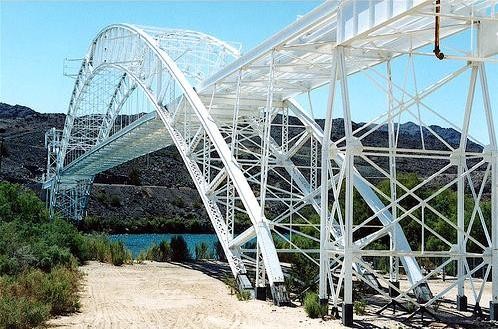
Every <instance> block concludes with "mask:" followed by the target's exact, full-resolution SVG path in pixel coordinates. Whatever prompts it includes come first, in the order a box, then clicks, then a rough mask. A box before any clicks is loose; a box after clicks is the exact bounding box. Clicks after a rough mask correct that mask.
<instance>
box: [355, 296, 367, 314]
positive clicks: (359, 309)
mask: <svg viewBox="0 0 498 329" xmlns="http://www.w3.org/2000/svg"><path fill="white" fill-rule="evenodd" d="M366 307H367V303H366V302H365V301H364V300H357V301H355V302H354V304H353V309H354V313H355V314H356V315H365V313H366V312H365V309H366Z"/></svg>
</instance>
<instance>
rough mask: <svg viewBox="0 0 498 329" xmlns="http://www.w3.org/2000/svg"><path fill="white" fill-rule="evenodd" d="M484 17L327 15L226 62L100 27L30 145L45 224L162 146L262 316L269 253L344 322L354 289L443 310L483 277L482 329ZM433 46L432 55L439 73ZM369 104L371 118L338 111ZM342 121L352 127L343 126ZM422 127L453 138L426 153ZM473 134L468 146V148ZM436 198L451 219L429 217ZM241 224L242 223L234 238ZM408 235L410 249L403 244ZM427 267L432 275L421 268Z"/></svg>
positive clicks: (178, 41)
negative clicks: (42, 132)
mask: <svg viewBox="0 0 498 329" xmlns="http://www.w3.org/2000/svg"><path fill="white" fill-rule="evenodd" d="M497 12H498V5H497V2H496V1H485V0H469V1H462V0H442V1H436V2H433V1H424V0H410V1H393V0H370V1H346V0H345V1H340V2H326V3H324V4H323V5H321V6H319V7H317V8H316V9H315V10H313V11H311V12H310V13H308V14H307V15H305V16H303V17H302V18H300V19H298V20H297V21H296V22H294V23H293V24H291V25H290V26H288V27H286V28H285V29H283V30H282V31H280V32H279V33H277V34H276V35H274V36H273V37H271V38H269V39H268V40H266V41H264V42H263V43H261V44H260V45H259V46H257V47H256V48H254V49H253V50H251V51H249V52H248V53H246V54H245V55H243V56H241V55H240V54H239V50H238V48H237V47H233V46H231V45H229V44H227V43H224V42H221V41H219V40H217V39H215V38H213V37H210V36H207V35H205V34H202V33H198V32H192V31H184V30H166V29H157V28H149V27H138V26H131V25H124V24H118V25H111V26H109V27H107V28H105V29H103V30H102V31H101V32H100V33H99V34H98V35H97V36H96V38H95V39H94V40H93V42H92V44H91V46H90V49H89V52H88V54H87V55H86V56H85V58H84V60H83V62H82V64H81V68H80V70H79V72H78V75H77V78H76V83H75V87H74V90H73V93H72V95H71V100H70V103H69V110H68V115H67V118H66V123H65V127H64V130H63V131H62V132H59V131H56V130H51V131H49V132H48V133H47V138H46V145H47V147H48V150H49V155H48V168H47V173H46V177H45V183H44V187H45V188H47V190H48V191H49V193H48V194H49V202H50V209H51V212H52V213H53V212H55V211H60V212H61V213H62V214H63V215H64V216H66V217H69V218H72V219H74V220H80V219H81V218H82V216H83V215H84V212H85V208H86V205H87V202H88V196H89V193H90V189H91V186H92V182H93V178H94V176H95V175H96V174H98V173H99V172H102V171H105V170H107V169H109V168H112V167H114V166H116V165H118V164H121V163H124V162H126V161H129V160H131V159H133V158H136V157H138V156H141V155H144V154H147V153H150V152H153V151H156V150H158V149H161V148H164V147H166V146H168V145H173V144H174V145H175V146H176V147H177V149H178V151H179V153H180V155H181V157H182V159H183V161H184V163H185V165H186V167H187V169H188V171H189V173H190V175H191V176H192V179H193V181H194V183H195V186H196V187H197V190H198V191H199V194H200V196H201V199H202V201H203V203H204V206H205V208H206V210H207V213H208V215H209V218H210V220H211V222H212V224H213V227H214V229H215V231H216V234H217V235H218V238H219V240H220V242H221V244H222V246H223V250H224V251H225V254H226V256H227V259H228V262H229V264H230V267H231V269H232V272H233V274H234V276H235V277H236V278H237V280H238V282H239V284H240V286H241V287H242V288H243V289H249V290H251V289H253V283H254V286H255V287H256V288H260V289H256V291H257V293H260V292H261V291H262V289H261V288H263V287H265V286H266V284H267V283H268V284H269V285H270V287H271V291H272V295H273V299H274V301H275V303H276V304H286V303H288V302H289V296H288V293H287V291H286V288H285V285H284V274H283V271H282V267H281V263H280V261H279V254H280V255H281V257H282V255H283V254H286V253H302V254H303V255H304V256H305V257H307V258H308V259H309V260H310V261H311V262H313V263H315V264H316V266H318V267H319V276H318V277H317V280H318V281H319V293H320V298H321V299H322V301H324V302H325V301H329V300H330V301H331V303H332V305H333V307H334V308H337V307H339V303H340V302H341V301H342V303H343V306H342V312H343V321H344V323H345V324H346V325H351V324H352V301H353V300H352V298H353V297H352V292H353V279H356V280H357V281H362V282H364V283H365V284H367V285H368V286H370V287H371V288H372V289H374V290H375V291H377V293H378V294H379V295H381V296H384V297H385V298H386V300H387V301H391V302H397V303H401V302H410V303H412V304H414V305H415V306H417V307H418V308H419V309H420V310H422V311H424V310H427V309H428V308H430V307H431V306H435V303H437V302H438V301H439V300H441V298H442V297H444V296H445V295H446V294H448V293H449V292H450V291H451V290H452V289H457V295H458V306H459V308H460V309H465V308H466V301H467V295H469V294H470V295H469V296H471V297H472V298H473V301H474V304H476V305H477V307H478V305H479V303H481V304H482V303H483V302H485V301H482V300H481V299H482V295H483V290H484V287H485V283H486V282H487V281H488V277H489V276H490V273H492V300H491V304H490V305H491V307H490V310H491V317H492V318H494V319H496V318H497V317H498V271H495V270H493V271H491V269H492V268H498V224H497V223H498V222H497V221H498V210H497V209H498V191H497V190H498V180H497V177H498V172H497V171H498V169H497V168H498V149H497V140H496V132H495V130H496V123H495V121H493V113H492V109H491V105H492V100H491V98H492V97H494V96H496V92H495V91H496V88H494V89H490V87H489V86H488V78H487V74H486V71H487V70H488V68H489V67H494V69H496V64H497V56H496V55H497V53H498V18H497ZM435 19H436V20H437V25H438V26H437V28H436V31H435V28H434V22H435ZM435 33H436V36H437V39H440V40H442V41H443V42H444V41H445V40H448V43H447V49H444V50H445V54H444V59H443V60H442V61H440V60H439V59H438V58H436V57H434V54H433V51H432V47H433V46H434V34H435ZM452 40H457V41H458V42H453V41H452ZM442 48H444V46H442ZM434 52H435V53H436V55H441V56H440V57H443V55H442V54H440V52H439V48H438V46H437V51H436V50H435V51H434ZM435 65H437V66H438V69H437V70H434V72H433V73H432V74H431V75H427V74H424V73H425V71H426V70H431V67H434V66H435ZM442 72H443V73H442ZM493 72H494V74H496V70H495V71H493ZM436 75H440V76H436ZM358 77H361V78H362V79H364V81H368V83H369V84H370V85H371V88H370V89H369V90H362V91H361V94H358V90H355V88H351V83H352V81H353V82H354V81H356V80H355V79H358ZM455 81H463V82H465V83H466V84H467V86H468V89H467V90H468V92H467V94H466V95H454V94H453V89H452V88H453V87H452V83H454V82H455ZM423 84H425V85H426V86H424V87H420V86H419V85H423ZM319 89H322V90H325V89H327V90H328V103H327V107H326V116H325V120H324V124H323V126H322V125H319V124H318V123H317V122H316V121H315V119H314V118H313V102H312V100H311V98H312V97H313V96H312V93H313V92H314V91H315V90H319ZM376 95H377V96H376ZM378 95H381V96H382V97H381V98H382V99H383V100H384V104H385V106H384V107H383V108H382V109H364V108H359V107H358V106H356V105H355V103H356V102H355V100H356V99H358V97H378ZM444 97H450V98H451V99H452V101H453V102H452V104H456V108H455V110H454V111H455V116H454V117H452V118H445V117H443V116H442V115H441V114H440V112H439V111H438V110H437V108H435V105H434V104H440V103H441V102H439V103H438V102H435V100H436V99H439V100H441V99H444ZM477 99H479V100H477ZM298 100H299V101H304V102H305V103H307V104H306V105H304V106H302V105H300V104H299V102H298ZM357 113H361V118H362V119H364V118H367V119H368V120H367V121H366V123H365V124H361V125H358V124H355V123H353V121H352V118H353V117H354V116H356V115H357ZM474 118H477V119H474ZM433 120H437V122H442V123H443V125H444V126H447V127H451V128H453V129H454V130H455V131H456V132H458V133H459V135H458V137H457V139H455V140H452V141H449V140H447V139H445V138H443V137H442V132H441V130H440V129H439V130H438V129H437V128H438V127H436V126H431V125H430V123H431V122H432V121H433ZM476 120H479V124H480V127H481V128H480V129H481V130H483V129H484V130H486V131H487V133H486V134H485V135H486V137H485V138H484V140H483V139H477V138H475V137H473V136H472V135H471V130H472V129H471V126H472V124H473V123H474V124H475V121H476ZM407 121H413V122H415V123H416V129H415V130H414V131H412V134H413V136H415V137H414V139H415V140H416V141H417V142H416V143H411V144H410V143H406V141H404V140H403V135H402V134H401V132H400V130H401V128H400V127H402V126H403V123H405V122H407ZM481 146H483V147H481ZM401 166H403V168H407V166H408V167H409V166H412V167H415V168H416V167H420V168H419V171H423V178H422V180H420V181H418V182H417V183H416V184H412V185H410V184H409V183H407V181H406V179H405V178H404V177H406V176H404V175H402V174H401V173H400V170H401V169H400V168H401ZM379 182H381V183H383V184H386V186H385V188H380V187H379ZM429 187H430V189H429ZM448 190H455V191H456V195H457V197H456V198H455V199H454V200H448V204H450V203H453V205H454V206H455V208H456V213H449V211H448V209H449V208H450V207H449V206H448V208H445V209H442V208H440V207H438V206H437V205H436V203H435V201H436V200H438V198H444V197H445V195H446V194H445V192H447V191H448ZM485 199H486V200H487V199H491V211H490V215H487V214H488V213H486V212H485V211H484V210H483V204H484V201H485ZM357 207H358V208H357ZM359 207H364V208H365V209H366V213H367V214H368V215H366V216H360V215H359V212H358V210H355V209H359ZM487 216H488V217H487ZM489 216H490V218H489ZM240 218H248V219H249V220H250V222H251V224H252V225H251V226H250V227H249V228H248V229H246V230H245V231H243V232H241V233H237V232H236V231H235V223H236V221H237V220H238V219H240ZM436 219H437V220H436ZM436 222H442V223H444V227H443V229H442V228H441V227H440V226H437V225H436ZM413 231H418V232H420V233H421V235H420V236H421V241H411V240H410V239H411V238H412V237H411V236H407V235H409V234H410V232H413ZM477 231H479V232H483V234H484V236H485V237H486V239H485V241H480V240H478V239H477V238H476V232H477ZM254 239H255V241H256V242H257V243H256V244H255V245H254V247H253V246H251V245H250V244H248V243H249V242H251V241H253V240H254ZM381 241H383V242H385V241H388V245H389V248H379V245H382V244H379V242H381ZM434 241H438V242H439V244H438V245H441V244H442V245H444V248H440V247H438V249H435V248H433V247H432V245H433V242H434ZM277 242H278V243H277ZM277 246H278V248H277ZM427 258H432V259H439V261H438V262H437V264H438V265H437V266H436V267H435V268H433V269H432V270H428V271H423V270H422V269H421V266H420V265H419V263H420V262H421V261H423V260H425V259H427ZM469 259H473V260H476V259H477V260H478V261H477V265H476V264H473V265H472V266H470V265H469V261H468V260H469ZM379 260H387V262H388V264H389V273H388V274H389V275H388V277H386V276H384V275H382V274H381V273H380V272H379V271H378V270H377V269H376V268H375V267H376V266H375V264H378V261H379ZM452 263H456V264H457V265H456V266H457V273H458V275H457V279H456V280H454V281H451V282H448V283H447V285H446V287H445V288H444V290H442V291H439V292H437V293H435V292H433V291H432V290H431V287H430V283H429V279H431V278H433V277H435V276H437V275H438V274H439V273H440V271H441V269H443V268H444V267H446V266H448V265H449V264H452ZM474 263H475V262H474ZM250 268H253V269H254V273H255V276H254V280H252V278H250V277H249V274H248V269H250ZM477 271H483V273H484V279H483V280H477V279H476V278H475V274H476V273H477ZM402 277H406V279H407V280H406V282H407V284H402V285H400V278H402ZM466 283H467V284H466ZM469 285H470V288H468V287H469ZM386 288H388V289H389V292H388V291H387V290H386ZM469 289H470V291H469Z"/></svg>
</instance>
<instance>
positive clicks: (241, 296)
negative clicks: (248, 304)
mask: <svg viewBox="0 0 498 329" xmlns="http://www.w3.org/2000/svg"><path fill="white" fill-rule="evenodd" d="M223 283H225V284H226V285H227V287H228V288H229V289H230V294H231V295H233V294H234V293H235V296H236V297H237V299H238V300H249V299H251V293H250V292H249V291H248V290H241V289H240V288H239V285H238V284H237V280H236V279H235V278H234V277H233V276H231V275H225V276H224V277H223Z"/></svg>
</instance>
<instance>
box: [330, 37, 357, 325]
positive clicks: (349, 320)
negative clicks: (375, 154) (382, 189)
mask: <svg viewBox="0 0 498 329" xmlns="http://www.w3.org/2000/svg"><path fill="white" fill-rule="evenodd" d="M337 68H338V74H339V80H340V81H341V96H342V110H343V115H344V131H345V136H346V156H345V161H344V163H343V166H344V170H345V171H344V172H345V175H344V179H345V182H344V183H345V185H346V193H345V202H344V203H345V205H344V207H345V211H344V246H343V247H344V259H343V264H342V266H343V267H344V271H343V273H344V300H343V305H342V324H343V325H345V326H347V327H351V326H352V325H353V248H354V243H353V197H354V194H353V179H354V178H353V176H354V168H353V165H354V157H355V154H356V153H357V151H358V142H357V140H356V139H355V138H354V137H353V132H352V121H351V109H350V103H349V91H348V81H347V79H348V78H347V70H346V63H345V55H344V48H343V47H337ZM330 119H332V118H330Z"/></svg>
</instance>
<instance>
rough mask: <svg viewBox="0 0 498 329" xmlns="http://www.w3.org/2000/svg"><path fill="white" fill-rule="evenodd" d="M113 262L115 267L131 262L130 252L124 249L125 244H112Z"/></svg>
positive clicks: (117, 242) (119, 242)
mask: <svg viewBox="0 0 498 329" xmlns="http://www.w3.org/2000/svg"><path fill="white" fill-rule="evenodd" d="M110 250H111V262H112V264H113V265H115V266H121V265H123V264H124V263H129V262H130V261H131V254H130V252H129V251H128V250H127V249H126V248H125V247H124V245H123V242H121V241H115V242H111V244H110Z"/></svg>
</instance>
